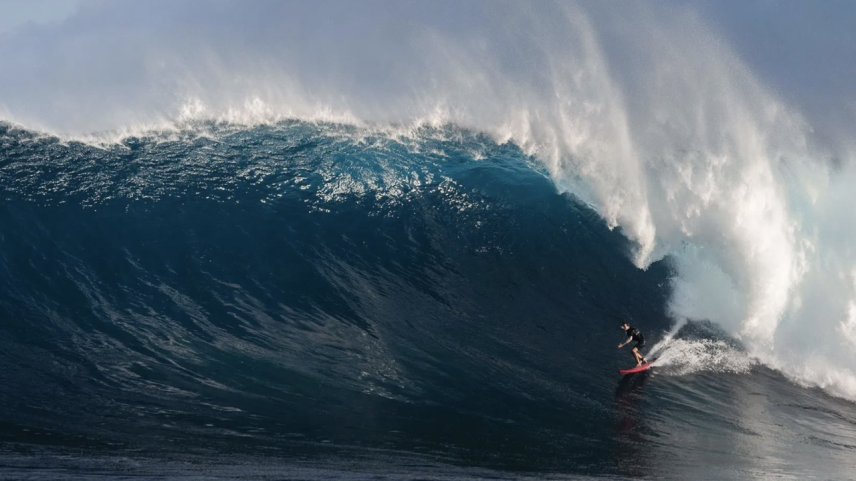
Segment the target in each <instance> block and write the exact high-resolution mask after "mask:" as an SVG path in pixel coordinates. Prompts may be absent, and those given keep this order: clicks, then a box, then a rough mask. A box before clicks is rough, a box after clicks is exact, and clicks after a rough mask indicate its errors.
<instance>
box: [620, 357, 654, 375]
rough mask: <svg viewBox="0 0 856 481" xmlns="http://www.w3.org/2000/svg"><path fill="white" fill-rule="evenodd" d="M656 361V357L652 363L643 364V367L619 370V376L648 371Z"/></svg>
mask: <svg viewBox="0 0 856 481" xmlns="http://www.w3.org/2000/svg"><path fill="white" fill-rule="evenodd" d="M656 361H657V358H656V357H655V358H654V359H651V360H650V361H648V362H646V363H644V364H642V365H641V366H636V367H634V368H631V369H619V370H618V372H619V374H633V373H634V372H642V371H647V370H648V368H649V367H651V365H652V364H654V363H655V362H656Z"/></svg>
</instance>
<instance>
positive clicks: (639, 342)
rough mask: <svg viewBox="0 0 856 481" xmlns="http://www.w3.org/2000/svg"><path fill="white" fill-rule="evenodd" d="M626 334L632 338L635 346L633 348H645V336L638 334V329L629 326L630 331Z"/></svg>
mask: <svg viewBox="0 0 856 481" xmlns="http://www.w3.org/2000/svg"><path fill="white" fill-rule="evenodd" d="M626 332H627V335H628V336H630V337H632V338H633V340H634V341H636V345H635V346H633V347H635V348H636V349H642V348H643V347H645V336H643V335H642V333H641V332H639V329H636V328H635V327H633V326H630V329H628V330H627V331H626Z"/></svg>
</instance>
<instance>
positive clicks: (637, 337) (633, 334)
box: [618, 322, 648, 367]
mask: <svg viewBox="0 0 856 481" xmlns="http://www.w3.org/2000/svg"><path fill="white" fill-rule="evenodd" d="M621 329H623V330H624V332H626V333H627V335H628V336H629V337H628V338H627V340H626V341H624V342H622V343H621V344H619V345H618V348H619V349H621V348H622V347H624V346H625V345H627V344H630V341H636V345H634V346H633V357H635V358H636V366H637V367H638V366H641V365H642V363H645V362H648V361H647V360H646V359H645V358H644V357H642V355H641V354H639V349H641V348H643V347H645V336H643V335H642V333H641V332H639V329H636V328H635V327H632V326H631V325H630V324H628V323H626V322H625V323H624V324H622V325H621Z"/></svg>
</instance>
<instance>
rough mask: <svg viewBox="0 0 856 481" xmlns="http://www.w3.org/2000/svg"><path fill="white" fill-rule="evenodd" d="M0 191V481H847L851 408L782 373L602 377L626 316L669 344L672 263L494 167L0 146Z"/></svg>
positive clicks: (312, 140)
mask: <svg viewBox="0 0 856 481" xmlns="http://www.w3.org/2000/svg"><path fill="white" fill-rule="evenodd" d="M203 134H204V135H203ZM0 198H2V200H3V202H2V206H1V207H0V446H2V456H0V467H2V470H0V475H5V476H6V477H23V476H31V477H36V478H40V477H41V478H46V479H51V478H52V477H80V476H84V475H89V476H107V477H113V476H124V475H142V476H153V477H156V476H167V475H169V476H176V477H218V476H219V477H227V478H241V479H244V478H252V477H256V478H264V479H268V478H274V479H280V478H305V479H314V478H320V477H333V478H336V477H340V478H341V477H345V478H359V479H362V477H371V476H380V477H386V478H389V479H407V478H409V479H427V478H431V477H441V478H443V477H445V478H477V477H483V476H493V477H499V478H515V477H518V476H524V475H526V476H535V477H541V476H559V475H568V476H572V477H576V476H608V477H618V478H628V477H629V478H636V477H642V478H667V479H747V478H758V479H767V477H775V476H779V475H780V476H794V477H795V478H797V479H806V478H811V477H814V479H852V476H851V473H856V471H854V469H856V461H854V459H856V458H854V454H856V408H854V406H853V405H852V404H850V403H848V402H845V401H841V400H837V399H833V398H830V397H828V396H826V395H825V394H823V393H822V392H819V391H815V390H806V389H803V388H800V387H798V386H795V385H792V384H790V383H788V382H787V381H785V380H784V379H783V378H782V377H781V375H779V374H778V373H774V372H772V371H769V370H767V369H765V368H763V367H758V366H754V367H751V368H750V369H749V370H748V371H746V372H729V371H728V370H701V371H693V372H686V371H681V370H677V369H675V368H670V367H668V366H664V367H663V368H661V369H655V370H654V371H653V373H646V374H642V375H637V376H631V377H625V378H621V377H620V376H618V375H617V369H619V368H621V367H627V366H629V365H631V364H632V357H631V355H630V353H629V351H627V348H625V350H623V351H618V350H617V349H616V345H617V344H618V343H619V342H621V341H622V340H623V336H622V332H621V331H620V330H619V328H618V325H619V324H620V323H621V322H623V321H625V320H627V321H629V322H631V323H632V324H633V325H636V326H638V327H640V328H641V329H643V331H644V332H645V334H646V337H648V338H649V340H651V341H654V342H656V341H657V340H659V339H661V338H662V337H663V335H664V334H665V333H666V332H667V331H668V330H669V328H670V326H671V325H672V321H671V320H670V319H669V318H668V316H667V313H666V302H667V299H668V296H669V293H670V291H669V289H670V284H669V277H670V275H671V271H670V268H669V266H668V259H667V260H666V261H662V262H659V263H656V264H654V265H652V266H651V267H650V268H649V269H648V270H646V271H642V270H639V269H637V268H635V267H634V266H633V264H632V263H631V262H630V261H629V259H628V253H629V252H630V250H631V247H632V246H630V245H629V244H628V242H627V241H626V240H625V238H624V237H623V236H622V235H621V233H620V232H619V231H617V230H615V231H611V230H609V229H608V228H607V227H606V225H605V224H604V222H603V221H602V219H601V218H600V217H599V216H598V215H597V214H596V213H595V212H593V211H591V210H590V209H588V208H587V207H585V206H583V205H581V204H580V203H579V202H578V201H576V200H575V199H574V198H572V197H570V196H567V195H562V194H559V193H558V192H557V191H556V189H555V187H554V185H553V183H552V181H551V180H550V179H549V178H548V177H547V176H546V175H545V174H544V173H543V172H541V171H540V170H539V167H538V164H537V161H536V159H531V158H528V157H527V156H526V155H524V154H523V153H522V152H521V151H520V149H519V148H518V147H516V146H515V145H513V144H504V145H498V144H496V143H495V142H493V141H491V140H489V139H488V138H486V137H483V136H481V135H479V134H477V133H473V132H469V131H466V130H461V129H457V128H454V127H451V126H450V127H446V128H442V129H423V130H421V131H417V132H415V133H411V134H410V135H408V136H397V135H393V134H391V133H389V132H381V131H372V130H369V129H365V128H361V129H358V128H355V127H349V126H341V125H326V124H310V123H303V122H286V123H281V124H277V125H274V126H265V127H257V128H251V129H246V128H240V129H239V128H230V127H228V126H217V125H199V126H196V127H194V128H193V129H189V130H187V131H184V132H179V133H175V132H173V133H153V134H152V135H151V136H150V137H145V138H127V139H125V140H123V141H122V142H121V143H119V144H110V145H101V146H93V145H85V144H82V143H77V142H63V141H61V140H60V139H57V138H53V137H45V136H40V135H37V134H35V133H32V132H27V131H24V130H20V129H17V128H14V127H12V126H9V125H3V126H0ZM678 339H689V340H695V341H709V342H720V343H723V342H725V343H727V344H728V345H729V346H732V345H733V349H734V352H735V353H739V345H737V344H736V343H735V342H733V340H730V339H727V337H726V336H724V335H723V334H722V333H721V332H719V331H718V329H717V328H716V327H715V326H713V325H711V324H708V323H705V322H695V323H691V324H689V325H688V326H687V327H686V328H684V329H682V330H681V331H680V332H679V333H678ZM735 355H737V354H735ZM99 479H100V478H99Z"/></svg>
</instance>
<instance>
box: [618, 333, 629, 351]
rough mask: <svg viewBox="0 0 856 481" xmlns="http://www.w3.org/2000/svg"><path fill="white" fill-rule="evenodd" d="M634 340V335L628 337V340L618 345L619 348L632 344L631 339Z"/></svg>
mask: <svg viewBox="0 0 856 481" xmlns="http://www.w3.org/2000/svg"><path fill="white" fill-rule="evenodd" d="M632 340H633V336H630V337H628V338H627V340H626V341H624V342H622V343H621V344H619V345H618V348H619V349H621V348H622V347H624V346H626V345H628V344H630V341H632Z"/></svg>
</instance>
